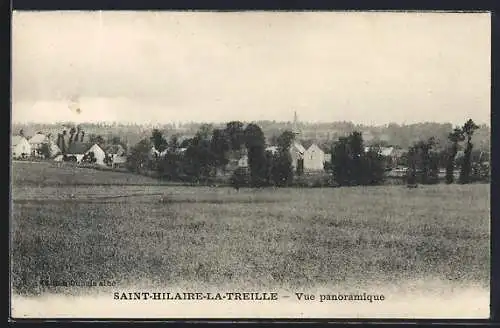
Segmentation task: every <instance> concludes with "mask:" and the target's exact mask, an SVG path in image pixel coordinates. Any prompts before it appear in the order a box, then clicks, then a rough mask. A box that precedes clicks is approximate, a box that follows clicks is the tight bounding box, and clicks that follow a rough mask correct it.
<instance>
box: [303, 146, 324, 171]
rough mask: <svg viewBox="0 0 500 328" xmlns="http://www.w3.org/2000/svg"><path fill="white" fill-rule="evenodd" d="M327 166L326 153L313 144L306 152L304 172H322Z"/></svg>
mask: <svg viewBox="0 0 500 328" xmlns="http://www.w3.org/2000/svg"><path fill="white" fill-rule="evenodd" d="M324 164H325V152H324V151H323V150H322V149H321V148H320V147H319V146H318V145H317V144H315V143H313V144H312V145H311V146H310V147H309V148H307V150H306V151H305V152H304V171H322V170H324Z"/></svg>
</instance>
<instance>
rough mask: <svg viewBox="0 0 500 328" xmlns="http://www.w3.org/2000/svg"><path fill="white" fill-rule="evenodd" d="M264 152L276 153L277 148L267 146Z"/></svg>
mask: <svg viewBox="0 0 500 328" xmlns="http://www.w3.org/2000/svg"><path fill="white" fill-rule="evenodd" d="M266 151H270V152H272V153H276V152H277V151H278V147H277V146H269V147H267V148H266Z"/></svg>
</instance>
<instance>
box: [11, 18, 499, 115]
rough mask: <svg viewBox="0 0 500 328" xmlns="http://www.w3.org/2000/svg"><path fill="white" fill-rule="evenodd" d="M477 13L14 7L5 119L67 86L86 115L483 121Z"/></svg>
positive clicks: (483, 28) (485, 78)
mask: <svg viewBox="0 0 500 328" xmlns="http://www.w3.org/2000/svg"><path fill="white" fill-rule="evenodd" d="M489 24H490V23H489V15H487V14H432V13H426V14H403V13H399V14H394V13H393V14H391V13H370V14H369V13H364V14H363V13H262V12H261V13H258V12H256V13H187V12H186V13H166V12H163V13H155V12H141V13H136V12H120V13H118V12H103V13H99V12H44V13H25V12H23V13H19V12H17V13H14V15H13V102H14V106H13V117H17V118H18V119H22V120H29V119H31V118H33V117H38V116H37V115H39V114H37V113H39V112H47V111H55V109H53V108H59V107H61V108H62V107H63V106H62V104H63V103H65V104H66V105H65V106H66V108H67V106H68V104H69V103H70V102H71V98H72V97H75V96H78V97H79V98H80V99H81V100H82V99H86V102H87V105H86V109H84V108H82V116H83V115H85V113H95V114H96V116H95V118H94V119H95V120H97V119H100V118H101V117H106V118H115V119H117V120H128V119H130V118H137V119H138V120H139V121H149V120H153V119H159V120H167V121H168V120H169V119H174V120H183V119H184V118H194V119H197V120H212V119H214V118H215V117H217V118H220V119H221V120H226V119H225V118H226V117H233V116H237V115H239V116H240V117H248V118H250V119H252V118H253V119H260V118H269V119H280V118H281V119H289V117H290V116H291V115H292V114H291V113H293V110H299V111H301V117H303V118H307V119H310V120H336V119H346V120H354V121H359V122H360V121H370V122H371V121H377V122H387V121H389V120H391V119H398V120H403V121H405V120H406V121H415V120H440V121H442V120H455V119H457V120H459V121H462V120H463V117H465V116H467V115H469V114H471V113H472V114H474V115H475V116H474V117H477V120H480V121H481V120H489V111H490V110H489V107H490V105H489V90H490V79H489V76H490V32H489V31H490V25H489ZM82 101H83V100H82ZM28 104H31V105H28ZM49 104H50V105H49ZM44 106H45V107H44ZM51 106H52V107H51ZM82 106H83V104H82ZM90 106H95V107H93V108H92V109H91V108H90ZM35 108H36V111H37V113H35V112H32V111H35ZM56 113H59V111H58V110H57V111H56ZM60 113H61V114H60V115H61V117H62V116H64V115H69V114H62V113H65V112H64V111H61V112H60ZM236 114H237V115H236ZM57 115H59V114H57ZM57 115H56V114H53V113H50V114H49V113H45V114H43V115H39V116H40V119H43V118H46V119H48V118H49V117H50V119H52V118H54V117H56V116H57ZM87 115H90V114H87Z"/></svg>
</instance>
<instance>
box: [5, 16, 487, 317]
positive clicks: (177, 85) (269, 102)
mask: <svg viewBox="0 0 500 328" xmlns="http://www.w3.org/2000/svg"><path fill="white" fill-rule="evenodd" d="M11 58H12V83H11V84H12V102H11V118H12V121H11V133H10V148H11V156H10V179H11V189H10V190H11V193H10V203H11V210H10V218H9V219H10V241H9V242H10V268H9V273H10V300H11V304H10V311H11V312H10V315H11V317H12V318H13V319H14V320H15V319H27V318H29V319H35V318H52V319H62V318H64V319H96V318H103V319H104V318H107V319H123V318H128V319H139V318H140V319H184V318H185V319H189V318H205V319H210V318H217V319H232V318H248V319H258V318H299V319H300V318H303V319H311V318H313V319H315V318H318V319H320V318H331V319H333V318H339V319H340V318H387V319H391V318H399V319H402V318H406V319H487V318H489V316H490V267H491V266H490V260H491V255H490V238H491V229H490V173H491V169H490V155H491V147H490V144H491V123H490V121H491V119H490V113H491V104H490V102H491V101H490V93H491V14H490V13H489V12H416V11H414V12H398V11H392V12H375V11H372V12H348V11H345V12H343V11H330V12H327V11H315V12H314V11H309V12H308V11H301V12H299V11H297V12H284V11H283V12H280V11H274V12H273V11H240V12H238V11H233V12H211V11H39V12H37V11H14V12H13V13H12V57H11Z"/></svg>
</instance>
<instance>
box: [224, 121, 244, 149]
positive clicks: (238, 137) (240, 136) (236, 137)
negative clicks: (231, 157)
mask: <svg viewBox="0 0 500 328" xmlns="http://www.w3.org/2000/svg"><path fill="white" fill-rule="evenodd" d="M243 127H244V124H243V123H242V122H239V121H231V122H229V123H227V124H226V128H225V129H224V133H225V135H226V136H227V138H228V139H229V144H230V147H231V150H240V149H241V146H243V145H244V143H245V131H244V129H243Z"/></svg>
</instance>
